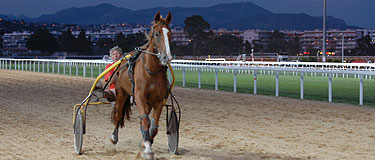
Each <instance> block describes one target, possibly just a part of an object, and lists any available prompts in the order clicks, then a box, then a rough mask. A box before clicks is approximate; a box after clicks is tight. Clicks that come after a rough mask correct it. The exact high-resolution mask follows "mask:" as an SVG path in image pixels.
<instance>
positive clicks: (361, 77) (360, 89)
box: [359, 74, 363, 106]
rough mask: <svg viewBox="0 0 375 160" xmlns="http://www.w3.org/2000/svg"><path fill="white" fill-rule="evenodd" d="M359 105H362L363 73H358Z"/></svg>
mask: <svg viewBox="0 0 375 160" xmlns="http://www.w3.org/2000/svg"><path fill="white" fill-rule="evenodd" d="M359 77H360V81H359V105H361V106H362V105H363V74H361V75H359Z"/></svg>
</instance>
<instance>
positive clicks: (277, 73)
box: [276, 71, 279, 97]
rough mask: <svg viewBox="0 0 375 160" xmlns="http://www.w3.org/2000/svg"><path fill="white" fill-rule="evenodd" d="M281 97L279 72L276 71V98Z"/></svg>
mask: <svg viewBox="0 0 375 160" xmlns="http://www.w3.org/2000/svg"><path fill="white" fill-rule="evenodd" d="M278 96H279V71H276V97H278Z"/></svg>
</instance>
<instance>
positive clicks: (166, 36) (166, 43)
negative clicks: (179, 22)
mask: <svg viewBox="0 0 375 160" xmlns="http://www.w3.org/2000/svg"><path fill="white" fill-rule="evenodd" d="M168 32H169V30H168V29H167V28H163V34H164V45H165V50H166V52H167V56H168V59H169V61H170V60H172V55H171V49H170V47H169V40H168Z"/></svg>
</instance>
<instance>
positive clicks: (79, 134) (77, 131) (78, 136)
mask: <svg viewBox="0 0 375 160" xmlns="http://www.w3.org/2000/svg"><path fill="white" fill-rule="evenodd" d="M78 109H79V111H78V113H77V114H76V117H75V122H74V151H75V152H76V154H79V155H80V154H82V142H83V132H84V130H83V118H82V111H81V109H80V108H78Z"/></svg>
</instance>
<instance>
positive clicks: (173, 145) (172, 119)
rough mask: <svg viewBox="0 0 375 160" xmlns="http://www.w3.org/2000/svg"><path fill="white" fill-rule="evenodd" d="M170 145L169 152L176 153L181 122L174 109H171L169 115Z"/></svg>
mask: <svg viewBox="0 0 375 160" xmlns="http://www.w3.org/2000/svg"><path fill="white" fill-rule="evenodd" d="M168 122H169V123H168V124H167V125H168V131H169V134H168V147H169V153H171V154H176V153H177V149H178V128H179V122H178V118H177V114H176V112H175V111H174V110H171V111H170V114H169V116H168Z"/></svg>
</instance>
